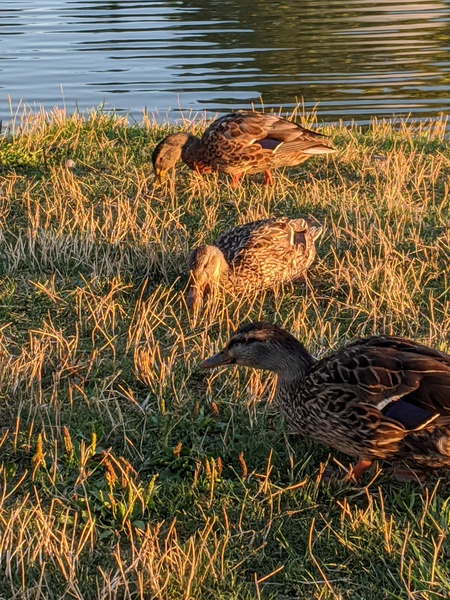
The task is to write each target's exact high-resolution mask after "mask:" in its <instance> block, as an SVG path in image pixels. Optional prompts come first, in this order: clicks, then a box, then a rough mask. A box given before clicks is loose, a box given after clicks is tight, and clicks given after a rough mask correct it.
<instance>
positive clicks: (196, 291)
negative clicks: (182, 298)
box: [186, 285, 203, 312]
mask: <svg viewBox="0 0 450 600" xmlns="http://www.w3.org/2000/svg"><path fill="white" fill-rule="evenodd" d="M202 300H203V288H202V287H199V286H197V285H191V286H190V288H189V289H188V293H187V295H186V304H187V307H188V309H189V311H190V312H194V311H195V310H196V309H198V308H200V306H201V304H202Z"/></svg>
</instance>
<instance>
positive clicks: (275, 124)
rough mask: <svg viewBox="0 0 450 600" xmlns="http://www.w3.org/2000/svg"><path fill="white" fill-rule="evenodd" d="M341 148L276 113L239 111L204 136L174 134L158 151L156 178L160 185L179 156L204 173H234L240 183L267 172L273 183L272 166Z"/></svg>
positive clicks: (216, 123) (155, 153)
mask: <svg viewBox="0 0 450 600" xmlns="http://www.w3.org/2000/svg"><path fill="white" fill-rule="evenodd" d="M334 152H337V150H336V149H335V148H333V146H332V144H331V142H330V140H329V139H328V138H327V137H325V136H324V135H322V134H321V133H316V132H315V131H310V130H309V129H305V128H304V127H301V126H300V125H297V124H296V123H292V122H291V121H288V120H287V119H282V118H281V117H277V116H275V115H271V114H266V113H258V112H250V111H248V112H247V111H239V112H236V113H232V114H229V115H225V116H223V117H221V118H220V119H217V120H216V121H214V122H213V123H212V124H211V125H210V126H209V127H208V128H207V129H206V130H205V132H204V133H203V135H202V137H201V138H198V137H196V136H195V135H191V134H189V133H174V134H172V135H168V136H167V137H166V138H164V139H163V140H162V141H161V142H159V144H158V145H157V146H156V148H155V149H154V151H153V154H152V162H153V168H154V169H155V175H156V181H157V183H160V182H161V181H162V180H163V178H164V176H165V175H166V173H167V171H168V170H169V169H171V168H172V167H174V166H175V163H176V162H177V161H178V159H179V158H181V159H182V160H183V162H185V163H186V164H187V166H188V167H189V168H190V169H192V170H194V171H197V172H198V173H201V174H208V173H212V172H214V171H218V172H219V173H229V174H230V175H231V176H232V183H233V185H236V184H237V182H238V180H239V178H240V177H241V176H242V175H244V174H250V173H261V172H262V171H264V173H265V180H266V183H273V181H272V176H271V173H270V169H272V168H273V169H276V168H280V167H293V166H295V165H299V164H300V163H302V162H303V161H305V160H306V159H308V158H309V157H310V156H313V155H316V154H331V153H334Z"/></svg>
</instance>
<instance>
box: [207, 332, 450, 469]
mask: <svg viewBox="0 0 450 600" xmlns="http://www.w3.org/2000/svg"><path fill="white" fill-rule="evenodd" d="M234 364H237V365H242V366H246V367H250V368H253V369H264V370H268V371H272V372H274V373H275V374H276V377H277V383H276V392H275V403H276V407H277V408H278V410H279V411H280V412H281V413H282V415H283V416H284V418H285V421H286V422H287V424H288V427H289V428H290V429H291V430H292V431H293V432H294V433H296V434H298V435H301V436H306V437H309V438H312V439H313V440H314V441H316V442H320V443H321V444H323V445H325V446H328V447H331V448H333V449H335V450H338V451H339V452H342V453H344V454H347V455H349V456H352V457H355V458H356V459H357V463H356V465H355V466H354V467H353V468H350V470H349V473H348V474H347V476H346V479H347V480H348V479H352V480H355V481H358V480H359V479H360V477H361V476H362V474H363V473H364V471H365V470H366V469H368V468H369V467H370V465H371V464H372V462H373V461H374V460H381V461H384V460H388V461H391V462H392V463H396V464H397V465H398V466H400V467H401V466H402V465H403V470H404V471H405V466H406V469H408V470H410V473H411V477H410V478H411V479H414V478H416V474H417V475H420V474H426V471H428V470H430V469H439V468H445V467H447V468H448V467H450V355H448V354H446V353H444V352H441V351H439V350H435V349H433V348H429V347H428V346H424V345H422V344H419V343H417V342H415V341H412V340H409V339H406V338H402V337H397V336H391V335H374V336H371V337H367V338H364V339H358V340H355V341H353V342H351V343H349V344H348V345H346V346H344V347H342V348H340V349H338V350H336V351H335V352H333V353H331V354H329V355H327V356H325V357H324V358H322V359H321V360H318V359H317V358H314V357H313V356H312V355H311V354H310V353H309V352H308V350H307V349H306V348H305V347H304V346H303V344H301V342H300V341H299V340H297V339H296V338H295V337H294V336H293V335H291V334H290V333H289V332H288V331H286V330H284V329H282V328H280V327H278V326H277V325H274V324H271V323H267V322H256V323H250V324H246V325H243V326H241V327H239V328H238V329H237V331H235V333H233V335H232V336H231V338H230V340H229V341H228V344H227V345H226V346H225V348H223V349H222V350H221V351H220V352H218V353H217V354H214V355H213V356H211V357H209V358H206V359H205V360H203V362H201V363H200V367H202V368H203V369H212V368H215V367H221V366H230V365H234Z"/></svg>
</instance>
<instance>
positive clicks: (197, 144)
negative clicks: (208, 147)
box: [181, 134, 203, 170]
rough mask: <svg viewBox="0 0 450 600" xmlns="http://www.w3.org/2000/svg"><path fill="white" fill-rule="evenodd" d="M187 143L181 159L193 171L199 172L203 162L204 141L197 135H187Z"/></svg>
mask: <svg viewBox="0 0 450 600" xmlns="http://www.w3.org/2000/svg"><path fill="white" fill-rule="evenodd" d="M185 136H186V141H185V142H184V144H183V147H182V149H181V159H182V161H183V162H184V163H186V164H187V166H188V167H189V168H190V169H192V170H198V167H199V165H200V164H201V163H202V162H203V144H202V140H201V139H200V138H198V137H197V136H196V135H191V134H185Z"/></svg>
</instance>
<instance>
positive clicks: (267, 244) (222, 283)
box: [187, 217, 322, 309]
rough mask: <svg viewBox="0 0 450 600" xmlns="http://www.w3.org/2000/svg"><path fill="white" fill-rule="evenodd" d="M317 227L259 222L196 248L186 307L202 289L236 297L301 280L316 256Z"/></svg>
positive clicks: (192, 305)
mask: <svg viewBox="0 0 450 600" xmlns="http://www.w3.org/2000/svg"><path fill="white" fill-rule="evenodd" d="M321 233H322V227H314V226H312V225H311V224H310V222H309V221H308V220H307V219H288V218H287V217H280V218H271V219H264V220H261V221H254V222H252V223H246V224H245V225H239V226H238V227H235V228H234V229H230V230H229V231H227V232H226V233H224V234H222V235H221V236H219V237H218V238H217V239H216V240H215V242H214V244H213V245H212V246H200V247H199V248H196V249H195V250H194V251H193V252H192V254H191V258H190V265H189V267H190V269H189V271H190V274H189V279H190V281H189V290H188V295H187V304H188V307H189V308H191V309H192V308H195V307H196V306H198V305H199V304H200V302H201V300H202V298H203V295H204V293H205V292H206V291H207V290H214V289H216V288H218V287H222V288H224V289H225V290H228V291H232V292H235V293H240V292H245V291H253V290H257V289H267V288H272V287H274V286H275V285H277V284H280V283H287V282H289V281H295V280H297V279H299V278H301V277H302V276H303V275H304V274H305V272H306V270H307V269H308V268H309V267H310V265H311V264H312V263H313V261H314V258H315V256H316V248H315V241H316V239H317V238H318V237H319V236H320V234H321Z"/></svg>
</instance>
